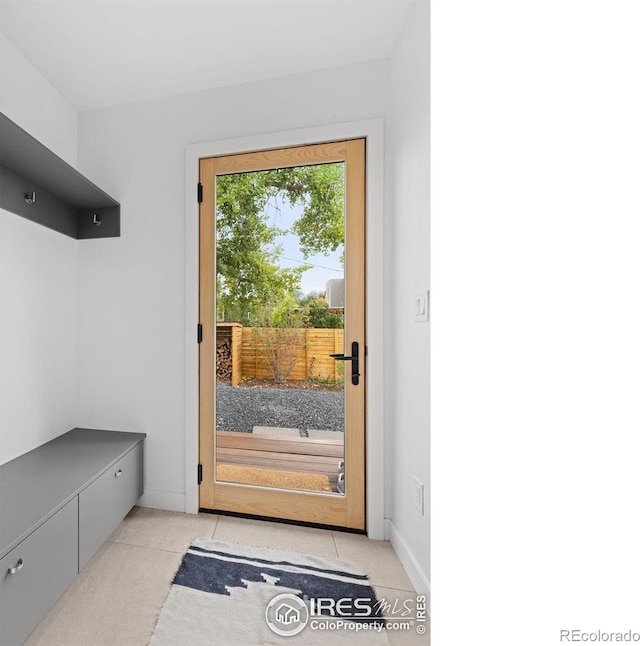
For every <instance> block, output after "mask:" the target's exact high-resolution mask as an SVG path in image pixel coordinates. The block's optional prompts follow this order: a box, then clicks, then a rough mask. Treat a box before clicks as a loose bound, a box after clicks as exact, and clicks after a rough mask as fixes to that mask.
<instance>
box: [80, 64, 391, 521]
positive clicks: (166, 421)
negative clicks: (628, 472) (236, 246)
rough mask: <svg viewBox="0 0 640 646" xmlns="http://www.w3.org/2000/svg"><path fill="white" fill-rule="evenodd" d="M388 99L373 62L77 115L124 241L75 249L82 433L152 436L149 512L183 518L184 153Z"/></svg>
mask: <svg viewBox="0 0 640 646" xmlns="http://www.w3.org/2000/svg"><path fill="white" fill-rule="evenodd" d="M387 89H388V62H387V61H375V62H371V63H366V64H361V65H353V66H347V67H342V68H336V69H331V70H323V71H321V72H315V73H311V74H304V75H299V76H291V77H286V78H280V79H275V80H270V81H264V82H258V83H249V84H245V85H238V86H232V87H226V88H220V89H216V90H211V91H207V92H200V93H196V94H190V95H183V96H179V97H173V98H169V99H162V100H158V101H152V102H146V103H139V104H134V105H127V106H119V107H114V108H108V109H102V110H95V111H91V112H87V113H83V114H82V115H80V120H79V142H80V146H79V163H80V168H81V170H82V171H83V172H85V173H86V174H87V175H88V176H89V177H90V178H92V179H93V180H94V181H95V182H97V183H98V184H99V185H100V186H101V187H103V188H104V189H105V190H106V191H107V192H109V193H111V194H112V195H114V196H115V197H116V198H117V199H119V201H120V202H121V204H122V211H121V218H122V220H121V221H122V237H121V238H117V239H113V240H96V241H89V240H87V241H83V243H82V245H80V246H79V256H78V290H79V344H78V354H79V423H80V424H81V425H85V426H89V427H102V428H118V429H122V430H133V431H143V432H146V433H147V434H148V438H147V443H146V447H145V451H146V476H145V479H146V482H145V497H144V499H143V503H144V504H149V505H152V506H159V507H167V508H174V509H184V494H185V472H184V460H185V457H184V456H185V423H184V420H185V393H184V389H185V212H184V203H185V190H187V191H191V192H193V196H194V200H195V199H196V192H195V191H196V187H195V186H187V187H185V178H184V174H185V171H184V167H185V147H186V145H187V144H192V143H199V142H205V141H213V140H217V139H225V138H231V137H242V136H248V135H252V134H261V133H269V132H276V131H284V130H292V129H296V128H304V127H310V126H318V125H323V124H330V123H337V122H344V121H351V120H356V119H366V118H371V117H379V116H381V115H384V114H385V113H386V111H387ZM194 342H195V330H194ZM193 477H194V478H195V472H194V474H193Z"/></svg>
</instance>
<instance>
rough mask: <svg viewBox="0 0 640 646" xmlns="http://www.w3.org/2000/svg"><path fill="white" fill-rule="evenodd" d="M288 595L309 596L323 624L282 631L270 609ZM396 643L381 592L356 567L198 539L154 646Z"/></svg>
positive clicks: (160, 622) (166, 608)
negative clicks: (381, 606) (275, 627)
mask: <svg viewBox="0 0 640 646" xmlns="http://www.w3.org/2000/svg"><path fill="white" fill-rule="evenodd" d="M280 594H290V595H295V596H296V597H297V598H299V599H301V600H302V601H303V602H304V604H305V605H306V606H307V607H308V608H311V613H310V615H309V618H311V617H312V618H313V619H315V622H311V621H308V622H307V625H306V627H305V628H304V629H303V630H302V631H301V632H300V633H299V634H296V635H295V636H291V637H287V636H279V635H277V634H275V633H274V631H273V629H272V628H270V627H269V625H268V624H267V621H266V618H265V612H266V609H267V606H268V605H269V602H271V601H272V599H273V598H274V597H277V596H278V595H280ZM317 599H322V600H323V601H322V603H321V604H320V606H321V607H320V608H318V607H317V605H315V606H314V603H315V600H317ZM330 599H332V600H333V601H334V602H335V604H339V605H340V611H339V612H336V610H335V605H334V603H332V602H331V601H328V600H330ZM341 600H343V601H341ZM344 600H346V601H344ZM350 600H352V601H354V603H351V601H350ZM355 600H357V601H355ZM352 608H353V610H352ZM303 610H304V608H303ZM325 620H326V621H325ZM327 622H329V623H331V622H333V623H331V626H330V627H328V628H327V626H328V623H327ZM336 622H337V623H336ZM318 624H321V625H324V626H325V627H324V628H322V627H321V628H314V627H313V626H315V625H318ZM337 624H339V625H337ZM343 626H344V627H343ZM354 626H356V629H354ZM341 628H342V629H341ZM388 643H389V642H388V640H387V637H386V635H385V631H384V619H383V618H382V613H381V611H380V609H379V607H378V605H377V599H376V596H375V592H374V590H373V589H372V587H371V585H370V583H369V580H368V578H367V576H366V575H365V574H364V572H362V571H361V570H360V569H359V568H358V567H357V566H356V565H354V564H352V563H348V562H346V561H337V560H335V559H328V558H324V557H318V556H309V555H306V554H298V553H294V552H285V551H281V550H274V549H270V548H260V547H252V546H247V545H238V544H232V543H226V542H223V541H217V540H207V539H198V540H196V541H194V542H193V544H192V545H191V547H190V548H189V550H188V551H187V553H186V554H185V555H184V558H183V560H182V563H181V565H180V568H179V569H178V572H177V574H176V576H175V579H174V581H173V585H172V586H171V590H170V592H169V596H168V598H167V601H166V603H165V605H164V607H163V609H162V612H161V613H160V617H159V619H158V623H157V625H156V629H155V632H154V635H153V637H152V639H151V642H150V646H178V645H180V646H182V645H184V646H200V645H203V646H204V645H205V644H206V645H207V646H209V645H211V644H229V645H234V646H235V645H238V646H240V645H244V644H246V645H251V646H256V645H258V644H267V645H268V644H305V645H306V644H309V645H315V644H318V645H320V644H322V646H326V645H327V644H332V645H333V644H363V645H364V644H366V645H375V644H388Z"/></svg>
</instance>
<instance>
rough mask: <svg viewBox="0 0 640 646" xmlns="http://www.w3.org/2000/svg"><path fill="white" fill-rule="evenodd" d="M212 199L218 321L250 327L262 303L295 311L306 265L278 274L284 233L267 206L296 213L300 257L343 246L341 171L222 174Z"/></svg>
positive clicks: (330, 166) (339, 166) (312, 168)
mask: <svg viewBox="0 0 640 646" xmlns="http://www.w3.org/2000/svg"><path fill="white" fill-rule="evenodd" d="M216 195H217V203H216V223H217V224H216V234H217V295H218V313H219V315H222V316H223V317H224V320H227V321H240V322H242V323H244V324H245V325H254V324H256V323H258V321H259V319H260V318H262V314H259V310H260V309H261V308H262V309H264V306H265V305H266V304H271V305H272V306H273V307H274V308H276V309H282V308H283V307H284V306H285V305H289V304H291V305H293V306H295V301H293V302H292V299H293V297H294V294H295V293H296V292H297V291H298V290H299V288H300V280H301V277H302V274H303V273H304V272H305V271H306V270H307V269H308V268H309V265H301V266H300V267H295V268H283V267H280V265H279V263H278V260H279V258H280V256H281V255H282V249H281V247H280V246H279V245H277V244H276V240H277V237H278V236H279V235H282V234H284V233H286V231H283V230H282V229H280V228H278V227H277V226H275V225H274V224H273V223H270V222H269V221H268V219H267V216H266V214H265V207H266V205H267V203H268V202H269V201H270V200H272V199H275V198H276V197H280V198H281V199H283V200H286V201H288V202H289V203H290V204H291V205H292V206H295V205H297V204H301V205H302V206H303V212H302V215H301V217H300V218H299V219H298V220H296V222H295V223H294V225H293V227H292V232H293V233H295V234H296V235H297V236H298V237H299V240H300V249H301V251H302V253H303V256H304V257H305V258H308V257H309V256H310V255H313V254H316V253H329V252H332V251H336V250H337V249H338V247H339V246H340V245H341V244H343V243H344V168H343V165H342V164H323V165H316V166H299V167H295V168H284V169H277V170H270V171H259V172H251V173H237V174H232V175H224V176H220V177H218V178H217V183H216Z"/></svg>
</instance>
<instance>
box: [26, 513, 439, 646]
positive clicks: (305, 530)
mask: <svg viewBox="0 0 640 646" xmlns="http://www.w3.org/2000/svg"><path fill="white" fill-rule="evenodd" d="M195 538H217V539H219V540H223V541H229V542H233V543H244V544H248V545H257V546H263V547H274V548H279V549H284V550H291V551H296V552H304V553H306V554H315V555H319V556H327V557H331V558H339V559H344V560H349V561H354V562H355V563H357V564H358V565H359V566H360V567H361V568H362V569H363V570H364V571H365V572H366V573H367V574H368V575H369V578H370V580H371V583H372V585H373V587H374V589H375V590H376V593H377V595H378V598H384V599H385V600H386V601H392V600H396V599H397V600H398V604H402V602H403V601H404V600H405V599H414V600H415V592H414V589H413V587H412V585H411V582H410V581H409V578H408V577H407V575H406V573H405V571H404V569H403V568H402V565H401V564H400V561H399V560H398V557H397V556H396V554H395V552H394V551H393V548H392V547H391V544H390V543H388V542H386V541H372V540H369V539H368V538H366V537H365V536H360V535H357V534H348V533H344V532H335V531H330V530H324V529H314V528H310V527H298V526H295V525H286V524H283V523H273V522H267V521H259V520H249V519H245V518H235V517H231V516H218V515H214V514H198V515H197V516H196V515H189V514H180V513H176V512H168V511H160V510H157V509H146V508H142V507H134V509H133V510H132V511H131V512H130V513H129V514H128V516H127V517H126V518H125V519H124V520H123V521H122V523H121V524H120V526H119V527H118V528H117V529H116V531H115V532H114V533H113V534H112V535H111V536H110V537H109V540H108V541H107V542H106V543H105V544H104V545H103V546H102V547H101V548H100V550H99V551H98V553H97V554H96V555H95V556H94V557H93V559H92V560H91V561H90V562H89V564H88V565H87V566H86V567H85V568H84V570H83V571H82V572H81V573H80V575H79V576H78V577H77V579H76V580H75V581H74V582H73V583H72V584H71V586H70V587H69V589H68V590H67V591H66V592H65V594H64V595H63V596H62V597H61V598H60V600H59V601H58V603H57V604H56V605H55V606H54V607H53V609H52V610H51V612H49V614H48V615H47V616H46V617H45V618H44V619H43V621H42V623H41V624H40V625H39V626H38V628H36V630H35V631H34V632H33V633H32V635H31V636H30V638H29V639H28V640H27V642H26V643H25V646H103V645H104V646H107V645H108V646H113V645H114V644H117V645H118V646H147V644H148V643H149V640H150V639H151V635H152V633H153V629H154V626H155V623H156V621H157V618H158V614H159V613H160V610H161V609H162V606H163V604H164V601H165V599H166V597H167V594H168V593H169V588H170V586H171V581H172V580H173V577H174V575H175V572H176V570H177V569H178V566H179V565H180V561H181V560H182V555H183V554H184V552H185V551H186V550H187V548H188V547H189V545H190V544H191V542H192V541H193V539H195ZM396 618H397V617H396ZM427 628H428V624H427ZM387 635H388V637H389V641H390V643H391V645H392V646H411V645H416V646H418V645H419V646H426V645H428V644H429V634H428V632H427V634H426V635H422V636H419V635H417V634H416V633H415V632H414V631H403V632H400V631H398V632H391V631H389V632H388V633H387ZM211 643H212V646H214V645H215V641H212V642H211ZM291 643H292V646H293V644H294V643H295V638H292V639H291ZM176 646H182V645H180V644H176ZM224 646H233V644H228V645H227V644H225V645H224ZM256 646H259V645H256Z"/></svg>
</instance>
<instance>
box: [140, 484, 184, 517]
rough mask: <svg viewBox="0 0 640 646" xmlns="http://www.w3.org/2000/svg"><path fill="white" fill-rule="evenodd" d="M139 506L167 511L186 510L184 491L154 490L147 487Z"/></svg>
mask: <svg viewBox="0 0 640 646" xmlns="http://www.w3.org/2000/svg"><path fill="white" fill-rule="evenodd" d="M137 504H138V506H139V507H150V508H151V509H164V510H166V511H182V512H184V510H185V504H186V501H185V495H184V494H183V493H174V492H173V491H154V490H153V489H145V490H144V493H143V494H142V497H141V498H140V500H138V503H137Z"/></svg>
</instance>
